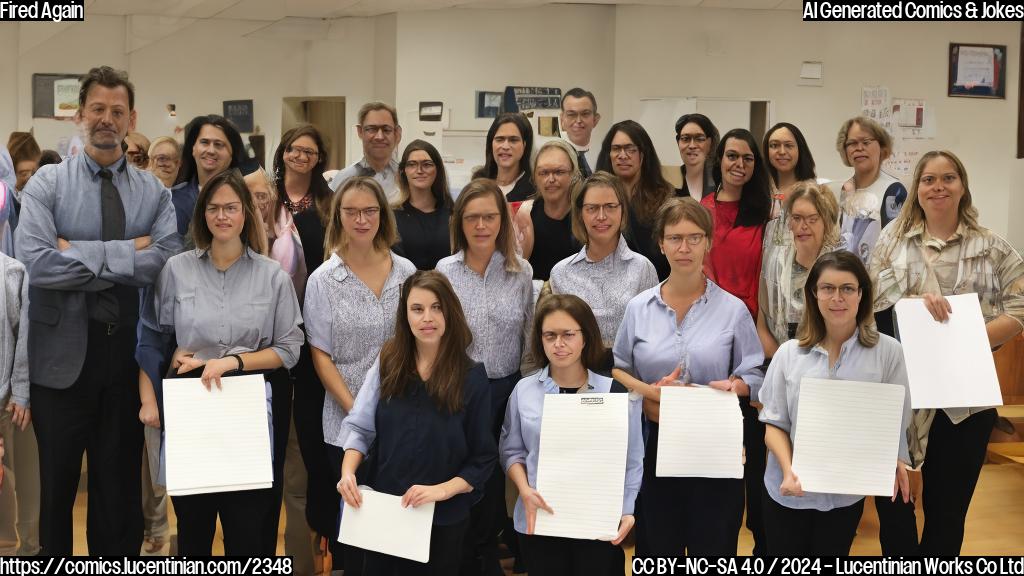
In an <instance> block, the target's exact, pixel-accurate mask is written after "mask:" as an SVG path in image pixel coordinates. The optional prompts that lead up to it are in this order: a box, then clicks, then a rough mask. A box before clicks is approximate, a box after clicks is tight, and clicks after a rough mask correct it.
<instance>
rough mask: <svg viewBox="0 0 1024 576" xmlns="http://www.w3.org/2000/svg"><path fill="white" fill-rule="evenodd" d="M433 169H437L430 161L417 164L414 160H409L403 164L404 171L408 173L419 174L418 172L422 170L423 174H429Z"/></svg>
mask: <svg viewBox="0 0 1024 576" xmlns="http://www.w3.org/2000/svg"><path fill="white" fill-rule="evenodd" d="M434 168H437V164H434V163H433V162H431V161H430V160H424V161H422V162H417V161H416V160H409V161H407V162H406V163H405V169H406V170H408V171H410V172H419V171H420V170H423V171H424V172H429V171H431V170H433V169H434Z"/></svg>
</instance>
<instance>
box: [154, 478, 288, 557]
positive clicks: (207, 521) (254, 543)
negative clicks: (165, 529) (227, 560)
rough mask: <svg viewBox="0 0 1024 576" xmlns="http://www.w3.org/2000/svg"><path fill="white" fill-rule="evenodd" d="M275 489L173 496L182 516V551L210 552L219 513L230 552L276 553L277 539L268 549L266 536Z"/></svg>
mask: <svg viewBox="0 0 1024 576" xmlns="http://www.w3.org/2000/svg"><path fill="white" fill-rule="evenodd" d="M271 490H272V489H271V488H264V489H262V490H242V491H239V492H215V493H212V494H195V495H192V496H171V502H172V503H173V504H174V514H175V516H177V518H178V554H179V555H183V556H209V555H210V554H211V553H212V549H213V536H214V532H215V531H216V530H217V516H218V515H219V516H220V523H221V527H222V528H223V529H224V554H225V555H226V556H272V555H274V549H275V548H276V544H277V543H276V542H275V543H274V544H275V546H274V548H270V549H268V548H267V544H266V538H265V537H264V533H265V527H264V522H266V520H267V507H268V506H269V505H270V502H271V498H270V492H271Z"/></svg>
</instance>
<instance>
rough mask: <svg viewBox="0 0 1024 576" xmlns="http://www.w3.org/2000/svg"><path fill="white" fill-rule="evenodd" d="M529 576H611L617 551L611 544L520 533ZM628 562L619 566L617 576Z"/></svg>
mask: <svg viewBox="0 0 1024 576" xmlns="http://www.w3.org/2000/svg"><path fill="white" fill-rule="evenodd" d="M519 541H520V542H521V544H520V549H521V550H522V551H523V556H525V558H526V563H527V565H529V566H530V576H611V574H613V572H612V563H613V560H614V558H615V554H614V552H615V550H616V549H618V550H621V548H619V547H618V546H612V545H611V543H610V542H602V541H600V540H578V539H576V538H558V537H555V536H528V535H526V534H519ZM624 567H625V562H624V561H623V562H620V563H619V570H618V572H614V574H616V575H617V576H619V575H621V574H623V571H624Z"/></svg>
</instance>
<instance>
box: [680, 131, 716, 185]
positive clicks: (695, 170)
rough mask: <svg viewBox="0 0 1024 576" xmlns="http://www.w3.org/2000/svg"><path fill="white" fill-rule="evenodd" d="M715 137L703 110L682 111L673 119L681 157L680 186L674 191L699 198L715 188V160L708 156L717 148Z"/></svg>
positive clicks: (714, 132)
mask: <svg viewBox="0 0 1024 576" xmlns="http://www.w3.org/2000/svg"><path fill="white" fill-rule="evenodd" d="M718 139H719V137H718V128H715V125H714V123H713V122H711V119H710V118H708V117H707V116H705V115H703V114H697V113H693V114H683V115H682V116H680V117H679V119H678V120H676V144H677V145H678V146H679V158H680V159H682V161H683V165H682V166H680V167H679V171H680V172H682V174H683V187H682V188H680V189H679V190H677V195H679V196H690V197H691V198H694V199H696V200H700V199H701V198H703V197H705V196H707V195H708V194H711V193H712V192H714V191H715V177H714V175H713V174H712V170H711V168H712V166H713V165H714V162H708V159H709V158H710V156H711V155H712V154H714V153H715V149H717V148H718Z"/></svg>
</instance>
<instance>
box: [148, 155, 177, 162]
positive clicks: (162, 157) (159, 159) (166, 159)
mask: <svg viewBox="0 0 1024 576" xmlns="http://www.w3.org/2000/svg"><path fill="white" fill-rule="evenodd" d="M177 161H178V157H177V156H168V155H166V154H157V155H156V156H153V162H156V163H157V164H172V163H174V162H177Z"/></svg>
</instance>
